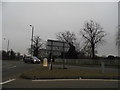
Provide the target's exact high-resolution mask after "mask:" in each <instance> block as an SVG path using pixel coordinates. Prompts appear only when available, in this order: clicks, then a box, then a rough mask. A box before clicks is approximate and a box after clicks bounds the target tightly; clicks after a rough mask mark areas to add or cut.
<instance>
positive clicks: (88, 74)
mask: <svg viewBox="0 0 120 90" xmlns="http://www.w3.org/2000/svg"><path fill="white" fill-rule="evenodd" d="M21 77H22V78H25V79H61V78H62V79H64V78H66V79H69V78H79V77H82V78H110V79H114V78H117V77H118V74H117V73H101V71H96V70H82V69H62V68H53V69H52V70H49V69H48V68H45V67H39V68H36V69H32V70H29V71H26V72H23V73H22V74H21Z"/></svg>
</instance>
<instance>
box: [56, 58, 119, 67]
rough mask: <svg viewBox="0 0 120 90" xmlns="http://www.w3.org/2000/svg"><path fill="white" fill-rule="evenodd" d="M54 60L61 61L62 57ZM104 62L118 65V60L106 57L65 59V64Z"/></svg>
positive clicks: (99, 63)
mask: <svg viewBox="0 0 120 90" xmlns="http://www.w3.org/2000/svg"><path fill="white" fill-rule="evenodd" d="M55 62H60V63H62V62H63V60H62V59H56V60H55ZM101 62H104V64H105V65H117V66H118V65H120V60H108V59H97V60H92V59H65V64H75V65H90V64H91V65H101Z"/></svg>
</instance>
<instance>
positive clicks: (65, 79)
mask: <svg viewBox="0 0 120 90" xmlns="http://www.w3.org/2000/svg"><path fill="white" fill-rule="evenodd" d="M72 80H79V79H47V80H45V79H44V80H32V81H72Z"/></svg>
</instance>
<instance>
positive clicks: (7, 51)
mask: <svg viewBox="0 0 120 90" xmlns="http://www.w3.org/2000/svg"><path fill="white" fill-rule="evenodd" d="M4 40H6V38H4ZM8 50H9V40H8V42H7V52H8Z"/></svg>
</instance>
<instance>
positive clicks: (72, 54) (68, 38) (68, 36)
mask: <svg viewBox="0 0 120 90" xmlns="http://www.w3.org/2000/svg"><path fill="white" fill-rule="evenodd" d="M56 36H57V39H58V40H60V41H65V42H67V43H68V44H69V46H70V48H69V50H68V52H67V57H68V58H77V52H76V47H75V44H76V43H75V41H76V35H75V34H74V33H73V32H70V31H65V32H59V33H57V34H56Z"/></svg>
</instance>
